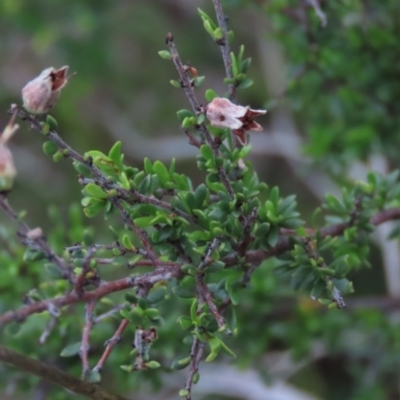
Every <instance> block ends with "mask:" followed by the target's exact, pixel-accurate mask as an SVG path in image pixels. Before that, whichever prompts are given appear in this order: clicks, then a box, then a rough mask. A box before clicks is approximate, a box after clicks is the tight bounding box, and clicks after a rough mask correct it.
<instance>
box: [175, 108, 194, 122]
mask: <svg viewBox="0 0 400 400" xmlns="http://www.w3.org/2000/svg"><path fill="white" fill-rule="evenodd" d="M176 115H177V116H178V119H179V122H180V123H182V122H183V120H184V119H185V118H190V117H193V116H194V115H193V113H192V112H191V111H189V110H185V109H182V110H179V111H178V112H177V113H176Z"/></svg>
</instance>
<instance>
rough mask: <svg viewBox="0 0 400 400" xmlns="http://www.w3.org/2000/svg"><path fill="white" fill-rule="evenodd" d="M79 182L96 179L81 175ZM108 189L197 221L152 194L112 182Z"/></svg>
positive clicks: (130, 198)
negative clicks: (128, 188) (145, 193)
mask: <svg viewBox="0 0 400 400" xmlns="http://www.w3.org/2000/svg"><path fill="white" fill-rule="evenodd" d="M79 183H80V184H81V185H87V184H88V183H96V181H95V180H94V179H89V178H83V177H81V178H80V179H79ZM109 189H115V190H116V191H117V193H118V195H119V196H120V197H122V198H124V199H126V200H132V199H135V200H136V202H137V203H139V204H142V203H146V204H152V205H153V206H156V207H158V208H161V209H163V210H166V211H169V212H171V213H174V214H176V215H178V216H179V217H182V218H184V219H186V220H188V221H190V222H193V223H198V221H197V217H196V216H194V215H189V214H187V213H185V212H184V211H181V210H179V209H177V208H174V207H173V206H172V205H171V204H170V203H167V202H165V201H162V200H159V199H157V198H156V197H154V196H146V195H144V194H142V193H139V192H138V191H137V190H134V189H130V190H126V189H124V188H122V187H121V186H119V185H117V184H116V183H112V182H110V184H109Z"/></svg>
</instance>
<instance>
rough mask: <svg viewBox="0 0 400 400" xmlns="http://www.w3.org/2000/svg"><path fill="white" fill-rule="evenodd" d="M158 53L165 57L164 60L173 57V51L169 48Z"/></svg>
mask: <svg viewBox="0 0 400 400" xmlns="http://www.w3.org/2000/svg"><path fill="white" fill-rule="evenodd" d="M158 55H159V56H160V57H161V58H163V59H164V60H170V59H171V53H170V52H169V51H168V50H161V51H159V52H158Z"/></svg>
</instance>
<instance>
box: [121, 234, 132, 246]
mask: <svg viewBox="0 0 400 400" xmlns="http://www.w3.org/2000/svg"><path fill="white" fill-rule="evenodd" d="M122 244H123V245H124V247H125V248H126V249H128V250H135V246H134V245H133V244H132V242H131V239H130V237H129V236H128V235H127V234H125V235H124V236H122Z"/></svg>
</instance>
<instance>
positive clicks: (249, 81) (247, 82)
mask: <svg viewBox="0 0 400 400" xmlns="http://www.w3.org/2000/svg"><path fill="white" fill-rule="evenodd" d="M253 83H254V81H253V79H250V78H244V79H241V80H240V83H239V85H238V88H240V89H247V88H249V87H250V86H252V85H253Z"/></svg>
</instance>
